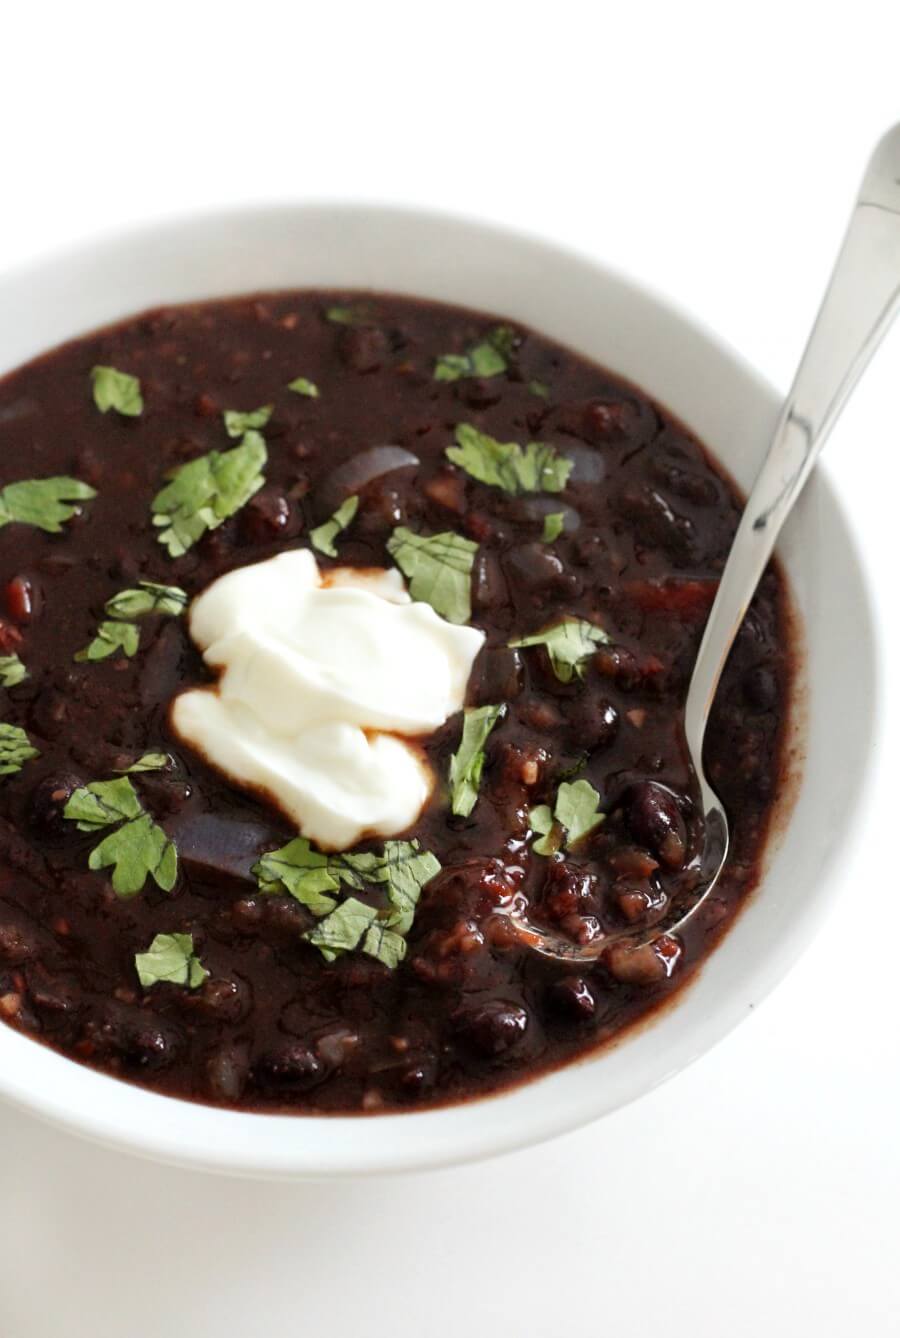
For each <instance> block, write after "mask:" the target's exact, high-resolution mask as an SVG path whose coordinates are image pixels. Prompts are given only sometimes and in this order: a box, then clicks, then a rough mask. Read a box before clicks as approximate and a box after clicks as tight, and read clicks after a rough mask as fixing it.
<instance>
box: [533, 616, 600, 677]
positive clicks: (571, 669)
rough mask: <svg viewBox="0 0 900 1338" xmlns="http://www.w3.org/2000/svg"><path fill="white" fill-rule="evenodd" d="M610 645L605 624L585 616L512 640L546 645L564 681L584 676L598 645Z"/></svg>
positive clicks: (564, 620) (563, 621)
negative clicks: (588, 619)
mask: <svg viewBox="0 0 900 1338" xmlns="http://www.w3.org/2000/svg"><path fill="white" fill-rule="evenodd" d="M598 643H599V644H601V645H607V644H608V643H609V637H608V635H607V634H606V632H604V630H603V628H602V627H598V626H597V625H596V623H590V622H588V621H587V619H585V618H563V620H562V622H559V623H554V625H553V626H552V627H548V628H546V629H545V630H544V631H543V632H536V633H535V634H534V636H525V637H521V638H520V639H519V640H518V641H510V642H509V645H510V647H520V646H544V647H546V650H547V654H548V655H549V657H550V664H551V665H552V667H553V672H554V673H555V674H556V677H557V678H558V679H559V681H560V683H571V682H572V680H573V678H583V677H584V666H585V663H586V662H587V660H589V659H590V657H591V655H592V654H593V652H594V647H595V645H597V644H598Z"/></svg>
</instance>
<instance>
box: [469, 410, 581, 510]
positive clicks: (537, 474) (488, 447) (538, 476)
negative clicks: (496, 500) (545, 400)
mask: <svg viewBox="0 0 900 1338" xmlns="http://www.w3.org/2000/svg"><path fill="white" fill-rule="evenodd" d="M455 435H456V442H457V444H456V445H455V446H448V447H447V451H446V455H447V458H448V459H449V460H452V461H453V463H454V464H456V465H459V467H460V468H461V469H464V470H465V471H466V473H467V474H469V475H471V477H472V478H473V479H477V480H478V481H479V483H487V484H488V485H490V486H491V487H494V488H502V489H503V490H504V492H510V493H519V492H562V490H563V488H564V487H565V486H566V481H567V479H568V477H569V475H570V473H571V472H572V463H573V462H572V461H571V460H568V459H567V458H566V457H565V456H564V455H559V454H558V453H557V450H556V447H555V446H548V445H545V444H544V443H542V442H539V441H529V442H528V444H527V445H526V446H524V447H522V446H520V445H519V444H518V443H517V442H515V441H508V442H502V441H496V440H495V438H494V437H489V436H488V435H487V433H486V432H479V431H478V429H477V428H476V427H473V426H472V424H471V423H459V424H458V425H457V428H456V433H455Z"/></svg>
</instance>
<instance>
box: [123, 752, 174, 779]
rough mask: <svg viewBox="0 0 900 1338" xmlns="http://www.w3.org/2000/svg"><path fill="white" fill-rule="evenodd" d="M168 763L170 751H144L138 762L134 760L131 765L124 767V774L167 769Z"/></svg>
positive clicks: (130, 774)
mask: <svg viewBox="0 0 900 1338" xmlns="http://www.w3.org/2000/svg"><path fill="white" fill-rule="evenodd" d="M168 765H169V755H168V753H144V754H143V756H142V757H139V758H138V760H137V761H136V762H132V764H131V766H130V767H123V768H122V774H123V775H124V776H133V775H135V773H138V772H141V771H165V769H166V767H167V766H168Z"/></svg>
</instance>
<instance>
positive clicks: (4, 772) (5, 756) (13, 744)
mask: <svg viewBox="0 0 900 1338" xmlns="http://www.w3.org/2000/svg"><path fill="white" fill-rule="evenodd" d="M40 755H41V753H40V749H39V748H33V747H32V745H31V740H30V739H29V738H28V735H27V734H26V733H25V731H24V729H22V728H21V727H20V726H19V725H7V724H6V723H5V721H4V722H0V776H12V775H13V774H14V772H16V771H21V770H22V766H23V763H25V762H29V761H30V760H31V758H33V757H40Z"/></svg>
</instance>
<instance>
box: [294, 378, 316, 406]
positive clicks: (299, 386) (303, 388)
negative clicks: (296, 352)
mask: <svg viewBox="0 0 900 1338" xmlns="http://www.w3.org/2000/svg"><path fill="white" fill-rule="evenodd" d="M288 390H292V391H293V392H294V394H295V395H306V396H307V398H308V399H311V400H317V399H318V398H319V387H318V386H317V385H316V383H315V381H309V380H307V378H306V377H305V376H297V377H295V378H294V380H293V381H289V382H288Z"/></svg>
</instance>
